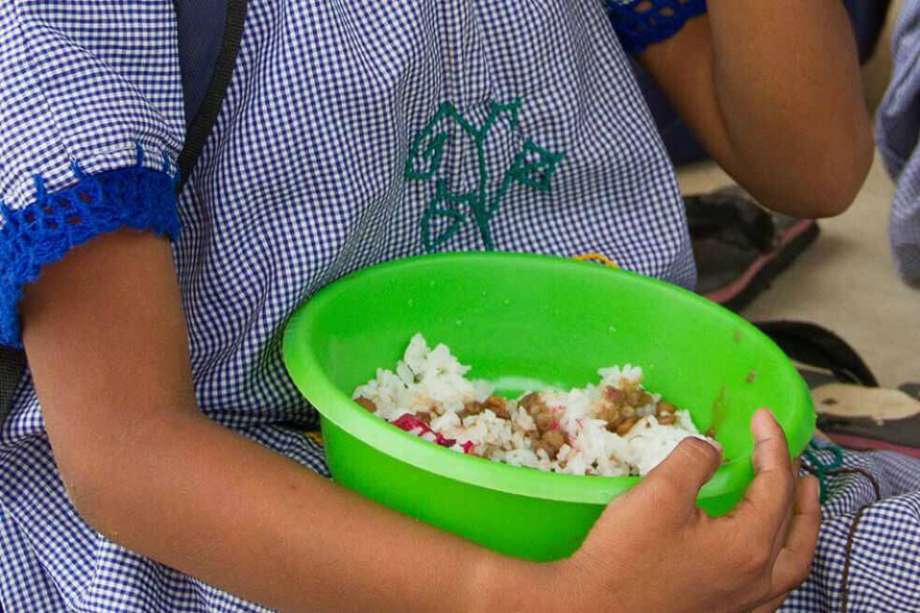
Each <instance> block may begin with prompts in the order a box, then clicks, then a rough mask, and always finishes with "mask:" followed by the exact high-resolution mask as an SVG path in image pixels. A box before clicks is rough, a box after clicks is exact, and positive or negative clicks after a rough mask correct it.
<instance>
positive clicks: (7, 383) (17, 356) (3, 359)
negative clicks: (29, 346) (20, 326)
mask: <svg viewBox="0 0 920 613" xmlns="http://www.w3.org/2000/svg"><path fill="white" fill-rule="evenodd" d="M25 367H26V356H25V354H24V353H23V352H22V351H15V350H13V349H9V348H6V347H0V424H2V423H3V421H4V420H5V419H6V416H7V415H8V414H9V411H10V404H11V403H12V401H13V394H15V393H16V388H17V387H19V382H20V380H21V379H22V373H23V372H24V371H25Z"/></svg>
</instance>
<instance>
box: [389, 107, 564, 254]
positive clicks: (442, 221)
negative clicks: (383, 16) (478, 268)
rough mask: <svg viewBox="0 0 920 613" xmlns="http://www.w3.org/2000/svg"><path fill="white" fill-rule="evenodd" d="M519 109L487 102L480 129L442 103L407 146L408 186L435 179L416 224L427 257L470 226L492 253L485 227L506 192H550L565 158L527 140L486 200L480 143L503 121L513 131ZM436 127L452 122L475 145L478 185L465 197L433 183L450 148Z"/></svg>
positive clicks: (483, 150) (486, 180) (443, 184)
mask: <svg viewBox="0 0 920 613" xmlns="http://www.w3.org/2000/svg"><path fill="white" fill-rule="evenodd" d="M520 109H521V100H520V99H515V100H512V101H511V102H509V103H507V104H500V103H497V102H492V103H491V105H490V108H489V115H488V117H487V118H486V121H485V123H483V125H482V126H481V127H476V126H475V125H473V124H472V123H470V122H469V121H468V120H467V119H466V118H465V117H463V115H461V114H460V113H459V112H458V111H457V109H456V107H454V105H452V104H451V103H449V102H444V103H443V104H441V106H440V108H439V109H438V112H437V113H435V115H434V117H432V118H431V121H429V122H428V124H427V125H426V126H425V127H424V128H423V129H422V131H421V132H419V135H418V136H417V137H416V138H415V140H414V141H413V143H412V146H411V147H410V148H409V158H408V160H407V161H406V178H407V179H410V180H412V181H431V180H432V179H435V193H434V196H433V197H432V198H431V200H430V201H429V203H428V207H427V208H426V209H425V213H424V214H423V215H422V221H421V230H422V244H423V245H424V247H425V249H426V250H427V251H434V250H436V249H437V248H438V247H439V246H441V245H442V244H444V243H445V242H447V241H449V240H450V239H451V238H452V237H453V236H454V235H455V234H456V233H457V232H458V231H459V230H460V228H462V227H463V225H464V224H465V223H467V222H468V221H470V220H472V222H473V223H475V224H476V226H477V227H478V228H479V233H480V236H481V237H482V242H483V244H484V245H485V248H486V249H489V250H491V249H494V248H495V245H494V243H493V241H492V229H491V221H492V218H493V217H494V216H495V214H496V213H498V211H499V209H501V205H502V202H503V201H504V199H505V196H506V195H507V193H508V191H509V190H510V189H511V188H512V186H513V185H514V184H515V183H519V184H521V185H523V186H525V187H528V188H530V189H534V190H537V191H541V192H549V191H550V189H551V187H552V178H553V175H554V174H555V173H556V168H557V166H558V165H559V162H561V161H562V160H563V159H564V158H565V154H564V153H554V152H552V151H549V150H548V149H544V148H543V147H540V146H539V145H537V144H536V143H534V142H532V141H530V140H528V141H526V142H525V143H524V145H523V147H522V149H521V151H519V152H518V153H517V154H516V155H515V156H514V160H513V161H512V163H511V167H510V168H508V169H507V170H506V171H505V175H504V178H503V179H502V182H501V185H500V186H499V188H498V190H497V191H496V193H495V194H492V195H491V196H490V194H489V193H488V186H489V168H488V166H487V164H486V147H485V145H486V140H487V139H488V137H489V133H490V132H491V131H492V128H494V127H495V124H496V123H497V122H498V121H499V120H500V119H503V118H505V119H506V120H507V122H508V125H509V127H510V128H511V129H517V127H518V115H519V113H520ZM442 122H446V123H450V122H452V123H454V124H456V125H457V126H459V127H460V129H461V130H462V132H463V133H464V134H466V135H467V136H469V137H470V138H471V139H472V140H473V142H474V144H475V145H476V149H475V150H476V158H477V165H478V168H477V172H478V177H479V180H478V181H477V184H476V187H475V188H474V189H472V190H470V191H468V192H465V193H455V192H452V191H451V190H450V188H449V187H448V186H447V181H445V180H444V179H437V178H436V176H437V173H438V171H439V170H440V169H441V163H442V162H443V160H444V151H445V150H446V148H447V146H448V145H449V144H450V134H449V132H447V131H446V130H445V131H438V129H439V127H440V126H441V125H442Z"/></svg>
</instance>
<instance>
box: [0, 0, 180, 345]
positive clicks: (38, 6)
mask: <svg viewBox="0 0 920 613" xmlns="http://www.w3.org/2000/svg"><path fill="white" fill-rule="evenodd" d="M0 99H2V101H3V102H2V103H0V142H2V145H0V344H2V345H10V346H14V347H18V346H21V341H20V334H19V321H18V316H17V313H18V308H19V301H20V298H21V295H22V290H23V288H24V287H25V285H27V284H28V283H31V282H33V281H34V280H35V279H37V278H38V276H39V274H40V272H41V269H42V267H43V266H45V265H47V264H50V263H52V262H55V261H57V260H59V259H61V258H62V257H63V256H64V255H65V254H66V253H67V251H68V250H69V249H72V248H73V247H75V246H77V245H80V244H82V243H84V242H86V241H88V240H89V239H91V238H93V237H94V236H97V235H99V234H101V233H104V232H110V231H112V230H115V229H118V228H122V227H131V228H136V229H140V230H149V231H152V232H155V233H158V234H162V235H166V236H169V237H170V238H174V237H175V235H176V233H177V232H178V226H179V224H178V215H177V212H176V197H175V176H176V164H175V161H176V159H177V157H178V155H179V150H180V148H181V145H182V142H183V139H184V136H185V134H184V130H185V117H184V106H183V96H182V82H181V73H180V69H179V59H178V49H177V27H176V18H175V11H174V9H173V4H172V2H171V0H133V1H131V2H126V1H124V0H67V1H66V2H60V1H56V0H4V1H3V2H0Z"/></svg>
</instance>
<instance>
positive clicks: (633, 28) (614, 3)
mask: <svg viewBox="0 0 920 613" xmlns="http://www.w3.org/2000/svg"><path fill="white" fill-rule="evenodd" d="M705 12H706V0H607V14H608V15H610V21H611V22H612V23H613V28H614V30H616V33H617V35H618V36H619V37H620V42H621V43H622V45H623V48H624V49H625V50H626V52H627V53H630V54H632V55H638V54H639V53H642V52H643V51H645V49H646V48H647V47H648V46H649V45H653V44H655V43H660V42H662V41H664V40H667V39H669V38H671V37H672V36H674V35H675V34H677V33H678V32H679V31H680V29H681V28H683V27H684V24H685V23H687V21H689V20H690V19H693V18H694V17H697V16H699V15H702V14H704V13H705Z"/></svg>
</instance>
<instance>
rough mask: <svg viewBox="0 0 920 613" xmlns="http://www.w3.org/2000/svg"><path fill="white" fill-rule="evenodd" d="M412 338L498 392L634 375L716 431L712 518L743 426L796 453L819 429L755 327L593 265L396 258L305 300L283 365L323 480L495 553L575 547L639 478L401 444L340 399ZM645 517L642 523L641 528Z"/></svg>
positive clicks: (731, 497) (727, 494)
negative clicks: (632, 368) (610, 374)
mask: <svg viewBox="0 0 920 613" xmlns="http://www.w3.org/2000/svg"><path fill="white" fill-rule="evenodd" d="M417 332H421V333H422V334H424V335H425V336H426V337H428V338H431V339H437V341H438V342H441V343H444V344H446V345H448V346H449V347H450V348H451V350H452V351H454V353H455V354H456V355H459V356H462V357H463V361H464V362H465V363H466V364H469V365H471V366H472V367H473V372H474V373H475V376H476V378H478V379H485V380H488V381H489V382H490V383H492V385H493V386H494V388H495V391H496V393H498V394H501V395H504V396H507V397H516V396H519V395H520V394H522V393H523V392H525V391H532V390H534V389H545V388H556V389H569V388H574V387H579V386H583V385H585V384H586V383H588V382H590V381H592V380H594V379H596V377H597V370H598V368H600V367H602V366H605V365H610V364H626V363H632V364H639V365H641V366H642V367H643V371H644V380H643V381H644V384H645V385H646V386H647V387H648V388H649V389H654V390H656V391H657V392H659V393H660V394H661V395H662V396H664V397H666V398H667V399H668V400H669V401H670V402H673V403H674V404H675V405H677V406H680V407H681V408H684V409H687V410H688V411H689V412H690V415H691V416H692V419H693V422H694V424H695V425H696V427H697V428H698V429H699V431H700V432H707V431H711V432H713V433H714V437H715V438H716V440H717V441H718V442H719V443H720V445H721V446H722V448H723V454H724V458H725V462H724V464H723V466H722V467H721V468H720V469H719V470H718V471H717V473H716V475H715V476H714V477H713V478H712V480H711V481H710V482H709V483H707V484H706V485H705V486H704V487H703V489H702V491H701V492H700V496H699V498H698V504H699V506H700V507H701V508H703V509H704V510H705V511H706V512H708V513H710V514H714V515H716V514H723V513H726V512H728V511H729V510H731V509H732V508H733V506H734V505H735V504H736V503H737V502H738V501H739V500H740V499H741V498H742V497H743V495H744V491H745V488H746V487H747V485H748V483H750V481H751V479H752V477H753V469H752V466H751V452H752V449H753V438H752V435H751V433H750V428H749V425H750V419H751V416H752V415H753V413H754V412H755V411H756V410H757V409H758V408H759V407H769V408H770V409H771V410H772V411H773V413H774V415H775V416H776V418H777V420H778V421H779V423H780V425H782V427H783V429H784V431H785V432H786V436H787V438H788V441H789V448H790V453H791V454H793V455H798V454H799V453H801V451H802V450H803V449H804V448H805V445H806V444H807V442H808V439H809V437H810V435H811V433H812V432H813V431H814V424H815V414H814V409H813V407H812V405H811V400H810V396H809V394H808V390H807V388H806V387H805V384H804V382H803V381H802V379H801V377H800V376H799V375H798V373H797V372H796V370H795V368H794V367H793V365H792V363H791V362H790V361H789V360H788V358H787V357H786V356H785V355H784V354H783V353H782V352H781V351H780V350H779V348H777V347H776V346H775V345H774V344H773V343H772V342H771V341H770V340H769V339H768V338H767V337H765V336H764V335H763V334H761V333H760V332H759V331H758V330H757V329H756V328H754V327H753V326H751V325H750V324H748V323H747V322H745V321H744V320H742V319H741V318H739V317H737V316H735V315H734V314H732V313H730V312H729V311H727V310H724V309H722V308H720V307H718V306H715V305H713V304H711V303H709V302H708V301H706V300H705V299H703V298H700V297H698V296H696V295H694V294H692V293H690V292H687V291H685V290H682V289H679V288H676V287H674V286H671V285H668V284H665V283H662V282H659V281H655V280H652V279H648V278H644V277H640V276H638V275H634V274H631V273H628V272H623V271H614V270H610V269H608V268H603V267H600V266H597V265H592V264H585V263H579V262H570V261H567V260H562V259H558V258H553V257H546V256H534V255H521V254H495V253H489V254H446V255H435V256H424V257H419V258H413V259H407V260H400V261H396V262H390V263H387V264H383V265H380V266H376V267H373V268H369V269H366V270H364V271H361V272H358V273H355V274H353V275H351V276H349V277H347V278H345V279H342V280H340V281H338V282H336V283H334V284H332V285H330V286H329V287H327V288H326V289H324V290H322V291H321V292H319V293H318V294H317V295H316V296H314V297H313V298H312V299H311V300H310V301H309V302H308V303H307V304H306V305H304V306H303V307H302V308H301V309H300V310H299V311H298V312H297V313H296V314H295V316H294V317H293V318H292V320H291V322H290V323H289V325H288V327H287V330H286V332H285V336H284V347H283V352H284V359H285V364H286V365H287V368H288V371H289V372H290V374H291V377H292V378H293V380H294V382H295V383H296V385H297V386H298V388H299V389H300V391H301V392H302V393H303V394H304V396H305V397H306V398H307V399H308V400H309V401H310V402H311V403H312V404H313V405H314V406H315V407H316V408H317V409H318V411H319V412H320V414H321V417H322V429H323V435H324V440H325V445H326V454H327V458H328V462H329V467H330V469H331V471H332V474H333V477H334V479H335V480H336V481H337V482H339V483H340V484H341V485H343V486H345V487H348V488H350V489H353V490H355V491H357V492H359V493H361V494H363V495H365V496H367V497H368V498H370V499H373V500H376V501H378V502H380V503H381V504H384V505H386V506H389V507H391V508H393V509H396V510H399V511H401V512H404V513H406V514H409V515H411V516H413V517H416V518H418V519H420V520H422V521H426V522H429V523H431V524H433V525H435V526H438V527H440V528H442V529H445V530H448V531H451V532H454V533H456V534H459V535H461V536H464V537H466V538H469V539H471V540H473V541H475V542H478V543H480V544H482V545H484V546H487V547H490V548H492V549H494V550H497V551H500V552H502V553H506V554H509V555H514V556H518V557H522V558H527V559H532V560H553V559H559V558H562V557H565V556H567V555H570V554H571V553H572V552H574V551H575V550H576V549H577V548H578V546H579V545H580V544H581V542H582V541H583V539H584V537H585V536H586V534H587V532H588V530H589V529H590V528H591V526H592V525H593V523H594V521H595V520H596V519H597V517H598V516H599V515H600V513H601V512H602V511H603V509H604V507H605V506H606V504H607V503H609V502H610V501H611V500H612V499H613V498H615V497H616V496H618V495H620V494H622V493H623V492H625V491H627V490H628V489H629V488H631V487H632V486H634V485H635V484H636V483H638V481H639V478H638V477H634V476H619V477H593V476H576V475H568V474H556V473H549V472H540V471H537V470H533V469H528V468H520V467H515V466H511V465H507V464H502V463H497V462H491V461H488V460H485V459H482V458H477V457H470V456H465V455H463V454H459V453H456V452H454V451H452V450H450V449H447V448H444V447H440V446H438V445H434V444H432V443H430V442H429V441H427V440H424V439H422V438H418V437H416V436H414V435H412V434H410V433H407V432H403V431H401V430H399V429H398V428H395V427H394V426H393V425H391V424H389V423H387V422H386V421H384V420H382V419H380V418H379V417H377V416H375V415H374V414H372V413H370V412H368V411H367V410H366V409H365V408H363V407H361V406H360V405H359V404H357V403H356V402H354V401H353V400H352V393H353V391H354V390H355V388H356V387H358V386H360V385H362V384H364V383H366V382H367V381H368V380H370V379H372V378H374V376H375V373H376V371H377V369H378V368H385V367H389V366H391V365H392V364H395V363H396V362H397V361H398V360H399V359H400V357H401V356H402V355H403V352H404V351H405V349H406V342H407V340H408V339H410V338H412V336H413V335H414V334H416V333H417ZM650 520H653V518H650Z"/></svg>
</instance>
